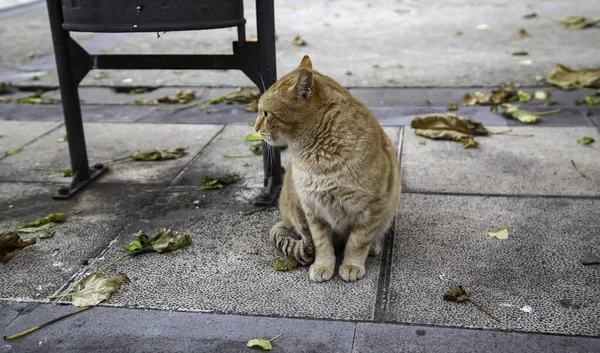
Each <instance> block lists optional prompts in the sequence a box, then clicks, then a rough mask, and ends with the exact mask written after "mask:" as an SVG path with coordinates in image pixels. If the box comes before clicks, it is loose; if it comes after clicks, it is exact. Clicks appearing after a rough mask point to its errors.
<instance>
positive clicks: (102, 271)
mask: <svg viewBox="0 0 600 353" xmlns="http://www.w3.org/2000/svg"><path fill="white" fill-rule="evenodd" d="M127 256H129V253H127V254H125V255H123V256H121V257H119V258H118V259H116V260H115V261H113V262H111V263H109V264H108V265H106V266H104V268H103V269H101V270H100V271H99V273H104V271H106V270H108V269H109V268H110V267H111V266H112V265H114V264H116V263H117V262H119V261H121V260H123V259H124V258H126V257H127Z"/></svg>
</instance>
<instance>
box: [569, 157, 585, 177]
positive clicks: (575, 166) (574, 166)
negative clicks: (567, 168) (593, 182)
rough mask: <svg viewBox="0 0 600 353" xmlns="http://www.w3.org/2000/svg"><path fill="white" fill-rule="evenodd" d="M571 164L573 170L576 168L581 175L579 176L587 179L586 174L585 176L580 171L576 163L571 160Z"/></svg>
mask: <svg viewBox="0 0 600 353" xmlns="http://www.w3.org/2000/svg"><path fill="white" fill-rule="evenodd" d="M571 164H572V165H573V168H575V170H576V171H577V173H579V175H581V176H582V177H584V178H585V174H583V172H582V171H581V170H580V169H579V167H578V166H577V164H575V161H574V160H572V159H571Z"/></svg>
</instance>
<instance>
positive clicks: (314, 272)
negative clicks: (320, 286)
mask: <svg viewBox="0 0 600 353" xmlns="http://www.w3.org/2000/svg"><path fill="white" fill-rule="evenodd" d="M308 273H309V275H310V279H311V280H312V281H315V282H325V281H329V280H330V279H331V277H333V268H331V267H327V266H321V265H317V264H312V265H310V269H309V270H308Z"/></svg>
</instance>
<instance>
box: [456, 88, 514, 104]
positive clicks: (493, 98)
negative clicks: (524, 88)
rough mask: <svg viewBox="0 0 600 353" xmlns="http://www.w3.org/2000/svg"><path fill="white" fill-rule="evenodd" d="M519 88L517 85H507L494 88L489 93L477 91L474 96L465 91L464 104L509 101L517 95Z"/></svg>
mask: <svg viewBox="0 0 600 353" xmlns="http://www.w3.org/2000/svg"><path fill="white" fill-rule="evenodd" d="M516 93H517V89H516V87H515V86H512V85H506V86H504V87H501V88H497V89H495V90H492V92H490V93H489V94H483V93H481V92H475V94H474V97H473V96H471V95H470V94H469V93H465V95H464V96H463V105H464V106H471V105H496V104H500V103H505V102H508V101H509V100H510V99H511V98H513V97H515V95H516Z"/></svg>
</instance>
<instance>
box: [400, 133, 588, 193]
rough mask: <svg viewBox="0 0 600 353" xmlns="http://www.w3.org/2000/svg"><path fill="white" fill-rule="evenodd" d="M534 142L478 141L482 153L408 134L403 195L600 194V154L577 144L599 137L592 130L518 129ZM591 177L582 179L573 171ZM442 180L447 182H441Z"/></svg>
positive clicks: (497, 138)
mask: <svg viewBox="0 0 600 353" xmlns="http://www.w3.org/2000/svg"><path fill="white" fill-rule="evenodd" d="M513 133H516V134H533V135H534V136H532V137H522V136H507V135H493V136H490V137H478V138H476V140H477V141H479V148H471V149H463V148H462V147H461V145H460V144H459V143H457V142H452V141H435V140H430V139H425V140H426V144H425V145H419V144H418V140H420V139H421V137H420V136H417V135H416V134H415V133H414V132H413V131H411V130H407V131H406V132H405V135H404V145H403V155H402V170H403V173H404V175H403V186H404V188H403V189H404V190H411V191H427V192H451V193H452V192H454V193H479V194H537V195H600V184H599V183H600V164H599V163H598V160H600V152H599V151H598V150H597V149H592V148H590V146H582V145H580V144H578V143H577V140H578V139H580V138H581V137H583V136H592V137H594V138H595V139H596V140H597V141H598V140H599V139H600V134H598V131H597V130H596V129H595V128H593V127H568V128H567V127H565V128H557V127H515V128H513ZM571 160H574V161H575V163H576V164H577V166H578V167H579V168H580V170H582V171H583V172H584V174H586V177H585V178H583V177H581V175H579V174H578V173H577V172H576V171H575V169H574V168H573V166H572V165H571ZM440 175H443V176H444V177H443V178H442V177H439V176H440Z"/></svg>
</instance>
